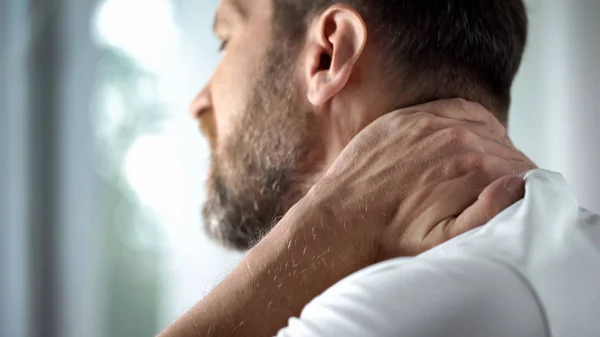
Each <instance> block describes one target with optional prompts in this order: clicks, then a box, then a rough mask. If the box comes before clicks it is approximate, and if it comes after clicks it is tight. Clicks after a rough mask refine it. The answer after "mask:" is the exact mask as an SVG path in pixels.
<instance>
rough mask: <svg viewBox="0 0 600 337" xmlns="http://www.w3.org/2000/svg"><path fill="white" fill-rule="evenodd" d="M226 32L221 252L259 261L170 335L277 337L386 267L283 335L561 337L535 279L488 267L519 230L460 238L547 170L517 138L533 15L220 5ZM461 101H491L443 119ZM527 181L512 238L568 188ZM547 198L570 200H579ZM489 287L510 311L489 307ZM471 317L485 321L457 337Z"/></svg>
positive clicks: (214, 107)
mask: <svg viewBox="0 0 600 337" xmlns="http://www.w3.org/2000/svg"><path fill="white" fill-rule="evenodd" d="M214 28H215V32H216V34H217V35H218V36H219V38H221V39H222V41H223V45H222V49H223V51H224V56H223V60H222V62H221V64H220V65H219V67H218V69H217V70H216V71H215V74H214V76H213V78H212V80H211V82H210V83H209V85H208V86H207V88H206V89H205V90H204V91H203V92H202V93H201V94H200V95H199V96H198V98H197V100H196V102H195V103H194V108H193V111H194V114H195V116H196V117H198V118H199V119H200V120H201V121H202V128H203V131H204V133H205V134H206V135H207V136H208V138H209V141H210V144H211V148H212V151H213V153H212V154H213V168H212V171H211V175H210V177H209V181H208V194H209V198H208V202H207V204H206V205H205V208H204V217H205V224H206V226H207V231H208V232H209V233H210V235H212V236H213V237H214V238H215V239H217V240H219V241H220V242H222V243H224V244H226V245H228V246H231V247H235V248H239V249H247V248H252V247H253V248H252V249H251V250H250V251H249V252H248V253H247V254H246V256H245V257H244V259H243V260H242V262H241V263H240V264H239V265H238V266H237V267H236V268H235V269H234V271H233V272H232V273H231V274H230V275H229V276H228V277H227V278H226V279H225V280H224V281H223V282H222V283H221V284H219V285H218V286H217V288H216V289H215V290H214V291H213V292H211V293H210V294H209V295H208V296H207V297H206V298H205V299H203V300H202V301H201V302H200V303H199V304H198V305H197V306H196V307H195V308H194V309H192V310H191V311H190V312H189V313H188V314H186V315H185V316H184V317H183V318H182V319H181V320H179V321H178V322H176V323H175V324H174V325H173V326H172V327H170V328H169V329H168V330H167V331H165V333H164V336H269V335H273V334H276V333H277V331H278V330H279V329H281V328H283V327H285V326H286V325H287V321H288V319H289V318H290V317H294V316H299V315H300V312H301V310H302V309H303V307H304V306H305V305H306V304H307V303H309V302H310V301H311V300H313V299H314V298H315V297H316V296H318V295H319V294H321V293H322V292H323V291H325V290H326V289H327V288H329V287H331V286H332V285H333V284H335V283H336V282H338V281H339V280H341V279H343V278H344V277H346V276H348V275H351V274H353V273H355V272H357V271H359V270H361V269H364V268H365V267H368V266H370V265H372V264H374V263H377V262H381V261H385V260H389V259H391V258H395V259H392V260H389V261H388V262H384V264H379V265H375V266H373V267H370V268H367V269H364V270H362V271H361V272H359V273H356V274H354V275H352V276H351V277H349V278H347V279H345V280H344V281H342V282H340V283H339V284H337V285H335V286H334V287H332V288H330V289H329V290H327V291H326V292H325V293H323V295H322V296H320V297H319V298H317V299H315V300H314V301H313V302H311V304H309V305H308V306H306V309H305V310H304V312H303V314H302V316H301V317H300V319H298V320H294V319H292V320H290V325H289V326H288V327H287V328H286V329H284V330H281V331H280V334H281V335H282V336H300V335H302V336H304V335H307V336H309V335H315V336H337V335H343V336H371V335H372V336H388V335H406V336H418V335H422V336H434V335H435V336H437V335H448V336H454V335H463V336H466V335H467V334H466V333H465V332H468V331H471V332H473V333H474V334H475V335H489V336H500V335H515V336H516V335H532V336H533V335H544V334H547V333H548V330H549V328H548V324H546V323H544V319H545V316H544V312H543V310H540V305H539V304H538V303H537V302H536V301H535V298H536V297H535V296H534V295H532V292H531V291H530V290H529V288H527V286H526V284H527V283H526V282H523V281H522V280H521V279H520V278H519V277H518V275H525V276H524V278H525V279H527V277H529V276H531V279H532V280H533V279H535V280H539V274H535V275H533V274H531V273H529V274H528V273H526V272H525V271H521V274H518V273H516V274H515V273H512V274H511V273H510V271H509V272H507V271H506V270H505V269H503V267H499V266H498V265H501V266H503V265H504V264H501V263H496V264H494V263H493V262H490V261H492V260H493V259H492V258H490V259H489V260H485V261H480V260H476V259H475V258H474V257H477V256H486V255H485V254H487V253H486V252H485V251H486V249H487V250H489V251H490V252H491V253H489V254H490V255H491V256H492V257H496V255H497V254H498V252H503V250H502V247H494V244H496V243H497V241H500V242H504V243H506V242H510V241H512V239H514V237H513V236H515V234H514V233H516V232H518V231H509V233H508V234H507V233H504V232H502V231H496V232H499V233H500V234H494V235H496V236H497V237H491V238H490V237H487V236H486V235H483V234H480V236H482V237H480V238H478V239H477V240H475V239H473V240H469V239H471V238H473V236H476V235H474V234H473V233H481V231H479V229H475V230H474V231H471V232H469V233H467V234H465V235H463V236H459V235H460V234H463V233H465V232H467V231H469V230H472V229H474V228H477V227H478V226H480V225H483V224H485V223H487V222H488V221H489V220H491V219H492V218H494V217H495V216H496V215H497V214H498V213H500V211H502V210H504V209H505V208H507V207H508V206H510V205H512V204H513V203H515V202H516V201H518V200H519V199H521V198H522V197H523V195H524V182H523V180H522V179H521V178H519V177H517V175H519V174H521V173H524V172H526V171H528V170H530V169H532V168H534V167H535V166H534V165H533V164H532V163H531V162H530V161H529V160H528V159H527V158H526V157H525V156H524V155H523V154H522V153H520V152H519V151H518V150H517V149H515V148H514V147H513V145H512V143H511V142H510V140H509V139H508V138H507V136H506V130H505V128H504V126H503V125H504V124H505V122H506V120H507V111H508V107H509V101H510V86H511V83H512V80H513V78H514V75H515V73H516V71H517V69H518V67H519V64H520V60H521V56H522V52H523V48H524V45H525V40H526V15H525V10H524V7H523V4H522V2H521V1H520V0H503V1H500V0H488V1H481V0H478V1H475V0H473V1H465V0H454V1H453V0H449V1H444V2H441V1H416V0H412V1H411V0H404V1H398V0H396V1H360V0H356V1H345V2H343V3H336V2H335V1H327V0H313V1H299V0H254V1H243V0H223V2H222V4H221V6H220V8H219V10H218V13H217V16H216V20H215V27H214ZM452 97H463V98H465V99H468V100H470V101H475V102H478V103H479V104H477V103H472V102H468V101H465V100H445V101H435V102H430V101H433V100H439V99H445V98H452ZM426 102H430V103H427V104H423V105H418V104H420V103H426ZM391 111H392V112H391ZM488 111H491V112H492V113H490V112H488ZM549 177H550V178H549ZM527 180H528V181H527V184H528V198H526V200H525V202H524V203H520V204H518V205H515V206H513V207H512V208H511V209H509V210H508V211H507V212H505V213H503V214H502V215H503V216H504V217H505V218H504V222H505V223H513V224H514V223H518V221H513V220H515V218H516V217H517V215H518V214H521V215H522V214H533V215H532V216H533V217H534V218H535V217H537V219H540V216H541V215H540V214H541V213H542V211H541V210H543V208H544V207H549V206H552V204H551V203H546V204H542V205H541V206H540V205H537V206H539V207H534V206H536V200H537V199H538V198H544V193H543V192H544V188H545V186H546V185H544V181H546V182H548V181H549V182H550V183H552V182H554V183H557V181H559V178H556V177H554V176H551V175H550V173H544V172H538V173H535V172H534V173H533V174H530V175H529V176H528V178H527ZM557 184H558V183H557ZM559 185H560V184H559ZM560 186H562V185H560ZM546 192H548V193H547V195H554V196H556V200H558V201H561V200H563V199H564V198H563V199H561V198H559V196H564V194H565V192H564V186H562V187H561V188H555V189H546ZM532 195H533V199H532ZM567 200H569V199H568V198H567ZM560 205H561V204H560V203H558V204H557V205H554V206H556V207H558V206H560ZM516 207H521V208H518V209H517V208H516ZM540 208H541V210H540ZM520 209H522V210H523V211H522V212H520V213H519V210H520ZM555 210H557V211H560V208H555ZM563 211H564V212H563V214H569V215H570V216H571V217H565V218H564V219H563V218H560V219H556V220H557V221H556V224H557V225H556V226H549V227H551V228H562V227H561V226H560V225H563V224H565V223H568V222H569V221H568V219H571V220H572V219H574V218H575V217H574V216H572V215H573V209H572V207H571V208H568V207H566V208H564V209H563ZM575 213H577V212H576V211H575ZM515 214H517V215H515ZM507 216H508V217H509V218H506V217H507ZM499 218H501V217H499ZM499 218H495V219H494V221H492V222H491V223H490V224H488V225H486V227H485V228H486V229H487V228H488V226H489V228H497V227H499V226H500V225H498V221H499V220H498V219H499ZM567 218H568V219H567ZM565 219H567V220H565ZM589 219H591V218H589V217H588V220H589ZM559 220H561V221H559ZM563 220H564V221H563ZM532 222H534V223H535V224H538V225H537V226H534V227H536V228H537V229H540V228H539V227H540V225H539V223H543V222H540V221H532ZM494 224H495V225H494ZM514 227H515V226H507V228H514ZM597 227H598V226H596V228H597ZM517 228H519V227H518V226H517ZM492 232H494V231H492ZM485 233H486V232H484V234H485ZM553 233H554V232H553ZM511 235H512V236H511ZM456 236H459V237H458V238H457V240H463V241H460V242H461V243H464V245H463V246H466V247H471V248H468V252H467V253H465V252H464V251H462V250H461V249H463V248H462V246H461V248H460V249H459V248H456V246H457V241H456V240H452V241H450V242H448V243H447V244H445V245H442V246H440V247H438V248H435V249H433V250H431V251H429V252H428V253H426V254H423V255H420V256H419V257H417V258H415V259H414V260H406V259H398V257H403V256H414V255H417V254H419V253H422V252H424V251H427V250H429V249H430V248H432V247H435V246H437V245H439V244H441V243H443V242H445V241H447V240H448V239H451V238H453V237H456ZM523 236H525V235H524V234H523V235H520V236H519V235H517V237H519V238H520V237H523ZM577 240H579V241H581V238H580V237H578V239H577ZM577 240H576V241H577ZM514 241H515V242H521V241H518V240H514ZM558 241H560V240H558ZM579 241H578V242H579ZM528 243H529V242H526V244H524V246H525V247H526V248H527V247H528V246H527V244H528ZM558 246H559V247H560V245H558ZM535 247H542V248H543V247H545V246H543V245H542V246H540V245H536V246H535ZM542 248H540V249H542ZM563 248H564V247H563ZM588 248H589V247H588ZM440 249H441V250H440ZM557 249H558V248H557ZM525 250H526V249H525ZM557 251H558V250H557ZM443 252H450V253H449V254H448V255H447V256H446V255H444V253H443ZM586 252H589V250H588V251H586ZM495 254H496V255H495ZM506 256H508V257H513V260H519V258H520V255H518V254H517V255H516V256H511V255H510V254H507V255H506ZM534 256H535V255H534ZM513 260H510V261H509V262H506V264H507V265H511V263H512V261H513ZM542 260H543V259H540V260H538V261H539V262H544V261H542ZM407 261H408V262H407ZM560 262H561V263H562V264H563V265H564V264H567V263H571V262H572V260H569V259H564V260H561V261H560ZM407 263H408V264H407ZM524 265H525V266H526V267H529V265H527V264H524ZM539 265H542V266H546V265H547V264H545V263H541V264H539ZM427 266H431V267H432V269H431V270H432V271H433V272H432V273H430V274H428V273H427ZM444 268H446V269H444ZM509 269H510V268H509ZM525 269H527V268H525ZM528 270H529V271H531V270H533V271H540V270H542V271H544V270H547V269H544V268H541V267H539V268H538V269H536V268H533V267H532V268H529V269H528ZM461 271H462V272H461ZM452 273H454V274H452ZM592 274H593V273H592ZM452 275H454V276H456V275H458V276H457V277H454V278H453V277H452ZM471 275H472V276H473V280H471V284H470V287H468V289H467V288H465V287H466V284H469V283H468V282H465V278H467V277H468V276H471ZM515 275H517V276H515ZM532 275H533V276H532ZM588 279H589V278H588ZM493 280H499V281H502V282H495V283H494V282H492V281H493ZM537 284H538V283H536V285H537ZM486 285H490V287H491V288H492V289H493V290H494V291H495V294H499V293H501V292H502V291H503V290H505V289H504V288H503V287H506V288H507V289H506V291H505V293H506V296H504V297H503V296H495V297H493V296H492V297H485V296H484V295H485V286H486ZM582 285H588V284H586V283H585V282H583V283H582ZM469 289H471V290H472V293H471V292H470V290H469ZM552 289H557V288H556V287H554V288H552V287H548V288H546V289H543V290H544V292H543V293H544V294H547V293H548V291H550V290H552ZM558 289H560V288H558ZM429 290H431V291H429ZM536 290H537V288H536ZM427 291H429V293H428V294H427V295H426V296H429V297H430V298H428V299H427V298H423V297H421V294H426V293H427ZM546 298H547V297H544V299H546ZM471 299H472V301H470V302H469V301H468V300H471ZM486 299H488V300H490V301H491V302H492V303H495V304H496V306H486V305H484V304H485V303H483V302H482V301H484V302H485V300H486ZM519 299H521V301H519ZM461 300H465V301H466V302H464V303H461ZM551 302H552V301H551ZM555 302H556V303H560V301H555ZM511 303H516V304H517V306H518V308H519V310H513V311H511V310H508V309H509V308H510V304H511ZM556 303H554V302H552V303H551V304H553V306H552V305H549V306H548V307H547V308H548V309H551V310H555V309H556ZM590 308H592V307H590V306H585V309H590ZM449 312H455V313H456V314H454V315H449V314H448V313H449ZM462 313H464V315H463V314H462ZM553 314H555V313H553ZM552 317H553V318H554V315H553V316H552ZM428 318H430V320H429V319H428ZM467 319H470V320H472V321H473V322H476V323H477V322H479V323H480V324H476V323H475V324H473V329H472V330H469V329H466V330H465V329H462V330H461V327H463V328H464V327H465V326H466V325H465V324H464V323H465V322H466V321H465V320H467ZM553 322H554V321H553ZM556 322H558V321H556ZM559 323H561V322H559ZM587 323H588V322H587V321H586V324H587ZM558 326H559V328H560V329H562V328H564V327H566V326H568V324H562V325H561V324H558ZM585 326H586V327H587V328H588V330H585V331H591V330H590V329H593V326H592V328H589V327H590V326H589V325H585ZM503 327H504V328H503ZM559 331H561V332H562V330H559ZM582 331H584V330H582Z"/></svg>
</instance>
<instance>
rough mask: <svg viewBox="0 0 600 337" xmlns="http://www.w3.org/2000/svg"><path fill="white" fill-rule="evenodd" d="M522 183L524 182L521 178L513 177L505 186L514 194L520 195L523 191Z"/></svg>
mask: <svg viewBox="0 0 600 337" xmlns="http://www.w3.org/2000/svg"><path fill="white" fill-rule="evenodd" d="M523 184H525V182H524V181H523V179H521V178H518V177H514V178H512V179H510V180H509V181H508V182H507V183H506V188H507V189H508V190H509V191H511V192H513V193H514V194H516V195H521V194H522V193H523Z"/></svg>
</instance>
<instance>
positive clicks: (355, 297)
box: [280, 255, 545, 337]
mask: <svg viewBox="0 0 600 337" xmlns="http://www.w3.org/2000/svg"><path fill="white" fill-rule="evenodd" d="M543 322H544V320H543V316H542V314H541V310H540V309H539V306H538V304H537V302H536V299H535V297H534V296H533V294H532V293H531V291H530V289H529V287H528V286H527V284H526V283H524V281H523V280H522V279H521V278H520V277H519V276H518V275H517V274H515V273H514V272H513V271H511V270H510V269H509V268H507V267H505V266H504V265H502V264H499V263H495V262H493V261H489V260H485V259H480V258H477V257H474V256H467V255H454V256H445V257H439V256H438V257H436V258H435V259H427V258H415V259H394V260H390V261H387V262H383V263H380V264H378V265H375V266H372V267H370V268H367V269H364V270H362V271H360V272H358V273H356V274H354V275H352V276H350V277H348V278H346V279H344V280H342V281H341V282H339V283H338V284H336V285H335V286H333V287H331V288H330V289H329V290H327V291H326V292H325V293H323V294H322V295H321V296H319V297H317V298H316V299H315V300H313V301H312V302H311V303H310V304H309V305H307V306H306V308H305V309H304V310H303V312H302V315H301V317H300V318H294V319H291V320H290V325H289V326H288V328H287V329H285V330H282V332H281V334H280V336H282V337H283V336H342V335H343V336H399V335H402V336H409V337H410V336H483V335H485V336H491V337H493V336H507V335H514V336H518V335H521V336H524V335H528V334H529V333H533V332H535V333H534V334H533V335H536V336H543V335H545V330H544V323H543Z"/></svg>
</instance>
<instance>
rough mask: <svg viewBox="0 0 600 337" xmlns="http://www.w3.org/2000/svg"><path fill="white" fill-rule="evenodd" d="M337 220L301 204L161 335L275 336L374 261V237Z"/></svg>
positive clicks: (314, 208)
mask: <svg viewBox="0 0 600 337" xmlns="http://www.w3.org/2000/svg"><path fill="white" fill-rule="evenodd" d="M335 221H336V220H335V219H332V218H331V217H329V216H327V215H326V213H325V212H320V211H319V210H318V207H315V206H314V203H311V202H300V203H298V204H297V205H296V206H295V207H294V208H292V210H290V212H288V214H287V215H286V216H285V217H284V218H283V219H282V220H281V221H280V223H279V224H278V225H277V226H276V227H275V228H274V229H273V230H272V231H271V232H270V233H269V234H268V235H267V236H266V237H265V238H264V239H263V240H262V241H261V243H260V244H259V245H257V246H256V247H255V248H253V249H252V250H251V251H249V252H248V254H246V256H245V257H244V258H243V260H242V261H241V262H240V264H239V265H238V266H237V267H236V268H235V269H234V270H233V271H232V272H231V274H230V275H228V277H227V278H226V279H225V280H224V281H223V282H221V283H220V284H219V285H218V286H217V287H216V288H215V289H214V290H213V291H212V292H211V293H210V294H209V295H208V296H206V298H204V299H203V300H202V301H201V302H199V303H198V304H197V305H196V306H195V307H194V308H193V309H192V310H191V311H190V312H188V313H187V314H186V315H185V316H183V317H182V318H181V319H180V320H179V321H177V322H176V323H175V324H173V325H172V326H171V327H170V328H169V329H167V331H165V332H164V333H163V334H162V335H161V337H188V336H189V337H191V336H272V335H274V334H275V333H276V332H277V331H278V329H280V328H282V327H284V326H286V325H287V320H288V318H289V317H292V316H297V315H299V314H300V311H301V310H302V308H303V307H304V306H305V305H306V304H307V303H308V302H309V301H310V300H312V299H313V298H314V297H316V296H318V295H319V294H320V293H322V292H323V291H324V290H325V289H327V288H328V287H330V286H331V285H333V284H334V283H335V282H337V281H339V280H340V279H342V278H343V277H345V276H347V275H349V274H350V273H352V272H354V271H356V270H359V269H361V268H363V267H364V266H366V265H369V264H370V263H372V262H373V261H372V258H373V257H374V256H375V252H374V247H375V245H374V244H372V245H369V244H368V242H375V240H374V239H373V240H369V239H368V238H366V237H365V236H368V235H371V234H367V233H365V231H364V230H363V231H362V232H358V228H360V227H358V226H357V227H355V226H342V225H338V224H335V223H334V222H335ZM362 227H363V228H364V227H367V226H362ZM373 237H374V236H373ZM357 242H361V243H360V244H357Z"/></svg>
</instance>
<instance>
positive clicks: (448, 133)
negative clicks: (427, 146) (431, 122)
mask: <svg viewBox="0 0 600 337" xmlns="http://www.w3.org/2000/svg"><path fill="white" fill-rule="evenodd" d="M467 133H468V131H467V130H465V129H462V128H457V127H449V128H446V129H444V130H443V131H442V132H441V137H442V144H443V145H446V146H451V147H452V146H456V147H460V146H462V145H464V144H465V142H466V141H467V137H468V134H467Z"/></svg>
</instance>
